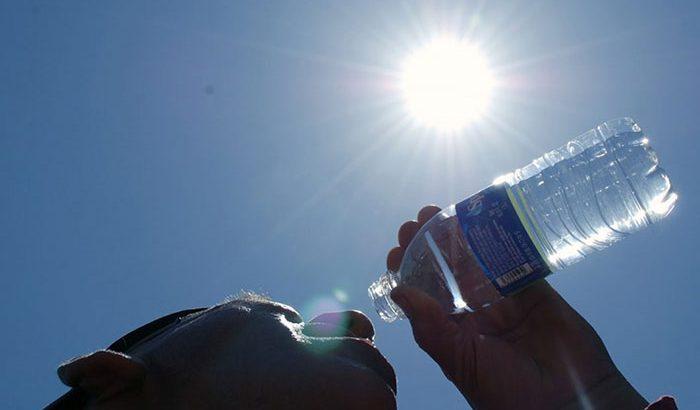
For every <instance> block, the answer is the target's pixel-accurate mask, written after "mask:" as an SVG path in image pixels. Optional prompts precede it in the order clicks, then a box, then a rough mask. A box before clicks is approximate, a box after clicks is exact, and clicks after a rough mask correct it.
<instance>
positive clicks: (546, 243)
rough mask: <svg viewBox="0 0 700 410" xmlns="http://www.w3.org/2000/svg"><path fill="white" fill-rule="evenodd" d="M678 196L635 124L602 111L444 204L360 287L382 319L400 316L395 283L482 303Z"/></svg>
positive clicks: (641, 222) (612, 238) (654, 216)
mask: <svg viewBox="0 0 700 410" xmlns="http://www.w3.org/2000/svg"><path fill="white" fill-rule="evenodd" d="M677 198H678V196H677V195H676V193H675V192H674V191H673V188H672V186H671V181H670V179H669V177H668V175H667V174H666V172H665V171H664V170H663V169H662V168H661V167H660V166H659V160H658V158H657V156H656V153H655V152H654V150H653V149H652V148H651V147H650V146H649V142H648V139H647V138H646V136H645V135H644V134H643V132H642V130H641V128H640V127H639V126H638V125H637V124H636V123H635V122H634V121H633V120H632V119H631V118H621V119H616V120H611V121H607V122H604V123H603V124H601V125H599V126H597V127H596V128H594V129H592V130H590V131H588V132H586V133H584V134H582V135H580V136H578V137H576V138H574V139H573V140H572V141H570V142H569V143H567V144H566V145H564V146H563V147H561V148H559V149H556V150H554V151H550V152H548V153H546V154H544V155H543V156H541V157H540V158H537V159H536V160H534V161H532V162H531V163H530V164H528V165H527V166H525V167H523V168H520V169H518V170H516V171H514V172H511V173H509V174H506V175H503V176H501V177H499V178H497V179H496V180H495V181H494V183H493V185H491V186H489V187H488V188H486V189H484V190H482V191H480V192H478V193H477V194H475V195H472V196H471V197H469V198H467V199H466V200H464V201H462V202H460V203H458V204H456V205H451V206H449V207H447V208H445V209H443V210H442V211H441V212H440V213H438V214H437V215H435V216H434V217H433V218H432V219H431V220H430V221H428V222H427V223H426V224H425V225H424V226H423V227H422V228H421V229H420V231H419V232H418V233H417V234H416V236H415V237H414V239H413V241H412V242H411V243H410V244H409V246H408V248H407V249H406V253H405V255H404V257H403V260H402V261H401V266H400V268H399V270H398V271H397V272H392V271H387V272H385V273H384V274H382V275H381V277H380V278H379V280H377V281H376V282H374V283H373V284H372V285H371V286H370V287H369V296H370V298H371V299H372V300H373V301H374V305H375V308H376V309H377V312H378V313H379V315H380V316H381V317H382V319H384V320H385V321H387V322H392V321H394V320H396V319H397V318H403V317H404V315H403V312H401V309H400V308H399V307H398V306H397V305H396V304H394V303H393V301H392V300H391V298H390V297H389V293H390V292H391V290H392V289H393V288H394V287H396V286H397V284H399V283H403V284H407V285H410V286H413V287H417V288H420V289H422V290H423V291H424V292H426V293H428V294H429V295H431V296H432V297H433V298H435V299H436V300H437V301H438V302H439V303H440V304H441V305H442V306H443V307H444V309H445V310H446V311H448V312H450V313H461V312H471V311H474V310H477V309H481V308H484V307H486V306H488V305H490V304H492V303H494V302H496V301H498V300H499V299H501V298H503V297H506V296H508V295H511V294H513V293H516V292H518V291H519V290H521V289H523V288H524V287H526V286H527V285H529V284H531V283H533V282H534V281H536V280H538V279H540V278H542V277H545V276H547V275H548V274H549V273H551V272H553V271H556V270H560V269H562V268H565V267H566V266H569V265H572V264H574V263H576V262H578V261H580V260H581V259H583V258H584V257H585V256H586V255H588V254H590V253H592V252H595V251H597V250H601V249H604V248H606V247H608V246H610V245H611V244H613V243H615V242H617V241H618V240H620V239H622V238H624V237H626V236H627V235H629V234H631V233H633V232H635V231H638V230H640V229H642V228H643V227H645V226H647V225H649V224H651V223H654V222H657V221H659V220H661V219H662V218H664V217H665V216H666V215H668V214H669V213H670V212H671V210H672V209H673V207H674V205H675V203H676V200H677Z"/></svg>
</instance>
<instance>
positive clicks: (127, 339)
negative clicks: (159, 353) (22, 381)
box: [44, 308, 207, 410]
mask: <svg viewBox="0 0 700 410" xmlns="http://www.w3.org/2000/svg"><path fill="white" fill-rule="evenodd" d="M206 309H207V308H196V309H186V310H181V311H179V312H175V313H171V314H169V315H166V316H163V317H161V318H159V319H156V320H154V321H152V322H149V323H147V324H145V325H143V326H141V327H139V328H137V329H136V330H133V331H131V332H129V333H127V334H126V335H124V336H122V337H120V338H119V339H118V340H117V341H115V342H114V343H112V344H111V345H109V347H108V348H107V349H108V350H112V351H114V352H119V353H125V354H126V353H129V352H130V351H132V350H133V349H134V348H135V347H137V346H139V345H142V344H144V343H146V342H148V341H150V340H153V339H155V338H156V337H158V336H160V335H162V334H163V333H165V332H167V331H168V330H170V329H172V328H174V327H176V326H177V325H178V324H180V322H181V319H183V318H184V317H186V316H189V315H191V314H193V313H197V312H201V311H204V310H206ZM87 401H88V395H87V394H86V393H85V392H84V391H83V390H82V389H80V388H78V387H73V388H71V389H70V390H69V391H68V392H67V393H65V394H64V395H63V396H61V397H59V398H58V399H57V400H56V401H54V402H53V403H51V404H49V405H48V406H46V407H44V410H61V409H80V408H83V407H84V406H85V405H86V404H87Z"/></svg>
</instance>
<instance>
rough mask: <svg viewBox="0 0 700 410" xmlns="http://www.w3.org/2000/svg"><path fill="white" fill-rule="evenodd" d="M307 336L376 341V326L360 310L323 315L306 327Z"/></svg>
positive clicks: (312, 320) (308, 323)
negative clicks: (357, 338)
mask: <svg viewBox="0 0 700 410" xmlns="http://www.w3.org/2000/svg"><path fill="white" fill-rule="evenodd" d="M304 334H306V335H307V336H317V337H332V336H336V337H337V336H348V337H361V338H363V339H367V340H374V326H372V322H371V321H370V320H369V318H368V317H367V316H365V314H364V313H362V312H360V311H358V310H346V311H343V312H330V313H323V314H321V315H318V316H316V317H315V318H313V319H311V320H310V321H309V322H307V323H306V326H304Z"/></svg>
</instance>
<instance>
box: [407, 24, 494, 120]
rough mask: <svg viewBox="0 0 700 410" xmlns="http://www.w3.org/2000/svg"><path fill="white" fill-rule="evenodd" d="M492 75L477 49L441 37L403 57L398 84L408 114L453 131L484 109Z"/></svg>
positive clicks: (490, 91) (488, 101) (480, 113)
mask: <svg viewBox="0 0 700 410" xmlns="http://www.w3.org/2000/svg"><path fill="white" fill-rule="evenodd" d="M494 83H495V80H494V77H493V75H492V74H491V71H490V69H489V66H488V63H487V61H486V59H485V58H484V57H483V56H482V54H481V52H480V51H479V49H478V48H477V47H476V46H474V45H473V44H470V43H468V42H465V41H461V40H457V39H451V38H441V39H438V40H435V41H433V42H431V43H428V44H427V45H426V46H424V47H422V48H420V49H418V50H416V51H415V52H413V53H412V54H411V55H409V56H408V58H406V60H405V62H404V64H403V67H402V73H401V87H402V90H403V93H404V98H405V99H406V104H407V107H408V109H409V111H410V112H411V114H412V115H413V116H414V117H415V118H416V119H417V120H418V121H419V122H421V123H422V124H424V125H426V126H428V127H432V128H436V129H438V130H440V131H456V130H459V129H460V128H463V127H464V126H466V125H467V124H469V123H471V122H473V121H474V120H476V119H478V118H480V117H481V116H482V115H484V114H485V113H486V111H487V109H488V106H489V103H490V100H491V94H492V92H493V88H494Z"/></svg>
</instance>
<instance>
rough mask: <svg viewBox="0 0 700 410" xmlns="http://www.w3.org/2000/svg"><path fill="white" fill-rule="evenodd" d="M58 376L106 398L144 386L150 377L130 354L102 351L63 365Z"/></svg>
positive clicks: (64, 380)
mask: <svg viewBox="0 0 700 410" xmlns="http://www.w3.org/2000/svg"><path fill="white" fill-rule="evenodd" d="M58 377H59V378H60V379H61V381H62V382H63V383H64V384H65V385H67V386H70V387H79V388H81V389H83V390H84V391H86V392H87V393H88V394H90V395H92V396H95V397H98V398H101V399H104V398H107V397H110V396H113V395H115V394H117V393H120V392H122V391H125V390H127V389H131V388H135V387H140V386H141V385H142V384H143V381H144V379H145V377H146V366H145V365H144V364H143V362H141V361H140V360H139V359H136V358H133V357H131V356H128V355H126V354H123V353H118V352H113V351H111V350H98V351H96V352H94V353H90V354H88V355H85V356H80V357H76V358H75V359H71V360H69V361H68V362H66V363H63V364H62V365H60V366H59V367H58Z"/></svg>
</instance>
